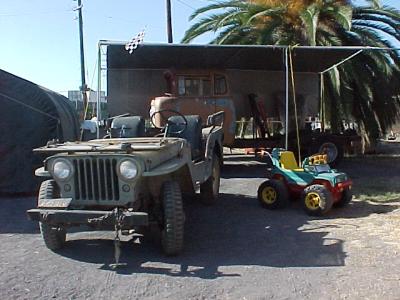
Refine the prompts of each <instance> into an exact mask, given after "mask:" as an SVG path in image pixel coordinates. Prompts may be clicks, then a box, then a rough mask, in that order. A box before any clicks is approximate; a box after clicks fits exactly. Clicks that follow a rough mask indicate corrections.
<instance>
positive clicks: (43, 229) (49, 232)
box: [38, 180, 67, 251]
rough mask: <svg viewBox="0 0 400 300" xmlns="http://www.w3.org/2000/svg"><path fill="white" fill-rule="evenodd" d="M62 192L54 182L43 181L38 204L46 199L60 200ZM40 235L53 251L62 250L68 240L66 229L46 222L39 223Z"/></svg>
mask: <svg viewBox="0 0 400 300" xmlns="http://www.w3.org/2000/svg"><path fill="white" fill-rule="evenodd" d="M59 196H60V192H59V190H58V186H57V184H56V182H55V181H54V180H46V181H43V182H42V184H41V186H40V190H39V197H38V204H40V203H41V201H42V200H44V199H54V198H59ZM39 227H40V233H41V235H42V238H43V241H44V243H45V245H46V247H47V248H49V249H50V250H52V251H55V250H58V249H61V248H62V247H63V246H64V244H65V240H66V235H67V234H66V231H65V229H64V228H61V227H57V226H53V225H50V224H47V223H45V222H39Z"/></svg>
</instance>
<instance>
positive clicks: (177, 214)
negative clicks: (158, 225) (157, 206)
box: [161, 181, 185, 255]
mask: <svg viewBox="0 0 400 300" xmlns="http://www.w3.org/2000/svg"><path fill="white" fill-rule="evenodd" d="M161 201H162V207H163V224H162V225H163V229H162V231H161V246H162V249H163V251H164V253H165V254H166V255H177V254H179V253H180V252H181V251H182V249H183V231H184V222H185V220H184V219H185V217H184V213H183V206H182V194H181V189H180V187H179V184H178V182H176V181H166V182H164V184H163V185H162V187H161Z"/></svg>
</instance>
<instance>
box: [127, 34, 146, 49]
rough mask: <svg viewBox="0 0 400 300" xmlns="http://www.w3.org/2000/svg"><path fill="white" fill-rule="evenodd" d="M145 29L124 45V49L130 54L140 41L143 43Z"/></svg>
mask: <svg viewBox="0 0 400 300" xmlns="http://www.w3.org/2000/svg"><path fill="white" fill-rule="evenodd" d="M144 34H145V30H144V29H143V30H142V31H141V32H139V33H138V34H137V36H135V37H134V38H133V39H132V40H131V41H130V42H129V43H127V44H126V45H125V50H126V51H129V54H132V52H133V50H135V49H136V48H137V47H138V46H139V45H140V44H141V43H143V39H144Z"/></svg>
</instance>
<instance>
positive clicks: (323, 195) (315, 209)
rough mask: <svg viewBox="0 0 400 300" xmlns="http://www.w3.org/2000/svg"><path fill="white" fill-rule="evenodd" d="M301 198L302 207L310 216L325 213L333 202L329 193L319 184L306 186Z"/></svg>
mask: <svg viewBox="0 0 400 300" xmlns="http://www.w3.org/2000/svg"><path fill="white" fill-rule="evenodd" d="M302 199H303V207H304V209H305V211H306V212H307V214H309V215H310V216H321V215H323V214H325V213H327V212H328V211H329V210H330V209H331V208H332V204H333V199H332V195H331V193H330V192H329V191H328V190H327V188H326V187H324V186H323V185H320V184H314V185H310V186H308V187H306V188H305V189H304V192H303V197H302Z"/></svg>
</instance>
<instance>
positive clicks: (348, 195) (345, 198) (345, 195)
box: [333, 187, 353, 207]
mask: <svg viewBox="0 0 400 300" xmlns="http://www.w3.org/2000/svg"><path fill="white" fill-rule="evenodd" d="M352 198H353V193H352V192H351V189H350V188H348V187H347V188H345V189H344V190H343V192H342V197H341V198H340V200H339V201H338V202H336V203H334V204H333V206H334V207H344V206H346V205H347V204H349V202H350V201H351V199H352Z"/></svg>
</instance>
